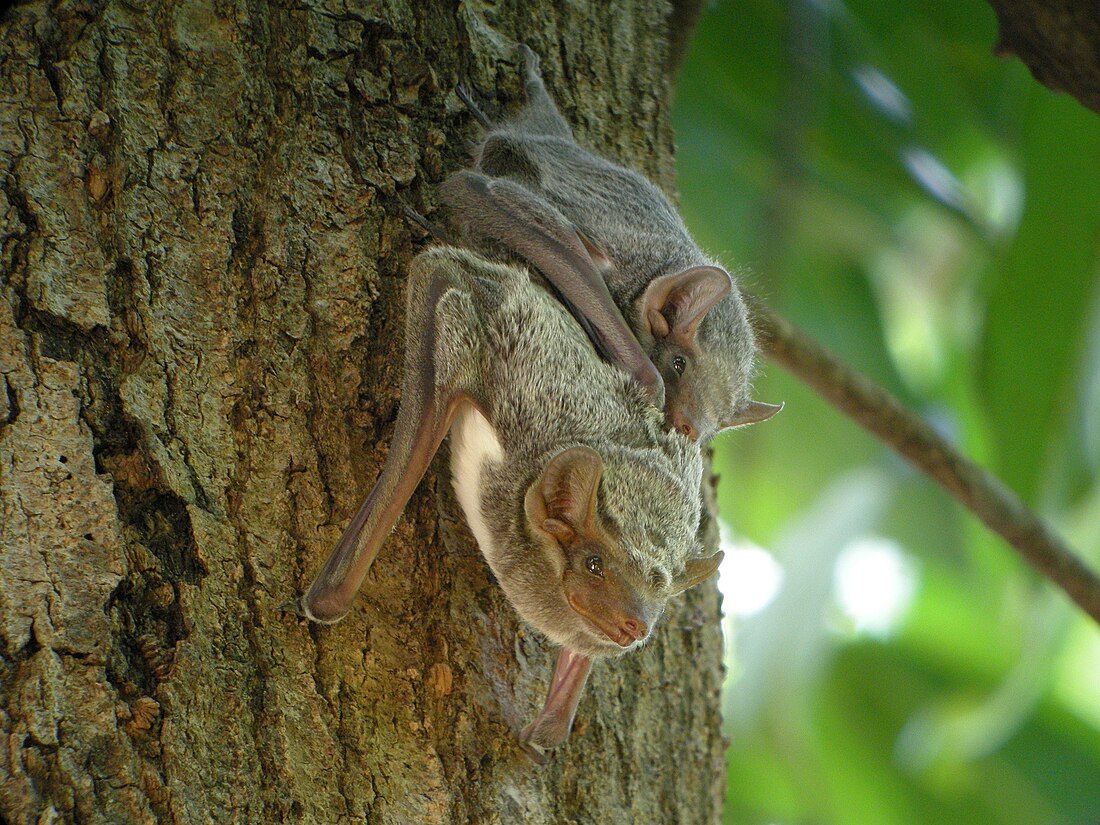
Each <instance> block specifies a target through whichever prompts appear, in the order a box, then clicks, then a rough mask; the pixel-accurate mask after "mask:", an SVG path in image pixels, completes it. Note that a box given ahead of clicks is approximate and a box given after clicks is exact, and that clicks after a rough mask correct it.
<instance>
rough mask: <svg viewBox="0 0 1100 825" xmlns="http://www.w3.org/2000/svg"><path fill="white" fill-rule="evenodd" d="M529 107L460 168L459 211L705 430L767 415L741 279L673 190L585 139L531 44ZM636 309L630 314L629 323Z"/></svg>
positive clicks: (675, 423)
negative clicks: (702, 245) (714, 254)
mask: <svg viewBox="0 0 1100 825" xmlns="http://www.w3.org/2000/svg"><path fill="white" fill-rule="evenodd" d="M522 49H523V54H524V60H525V64H526V86H527V96H528V107H527V109H526V110H525V111H524V112H523V113H521V114H520V116H519V117H517V118H515V119H513V120H509V121H506V122H503V123H500V124H496V125H494V124H493V123H492V122H491V121H490V120H489V118H487V117H486V116H485V115H484V114H483V113H481V111H480V110H479V109H478V107H477V105H476V104H475V103H474V102H473V101H472V100H471V99H470V97H469V95H468V94H467V93H466V92H465V90H464V89H461V88H460V90H459V91H460V96H461V97H462V99H463V100H465V101H466V103H467V105H468V106H469V107H470V108H471V110H472V111H473V112H474V114H475V116H476V117H477V118H478V119H479V120H480V121H481V123H482V125H483V126H485V128H486V129H487V130H488V134H487V135H486V136H485V138H484V140H482V142H481V143H480V145H479V146H478V147H477V149H476V152H475V167H476V169H477V170H478V171H470V170H466V171H462V172H458V173H456V174H455V175H452V176H451V177H450V178H449V179H448V180H447V181H446V182H445V183H444V185H443V187H442V193H443V199H444V201H445V202H446V203H447V205H448V206H449V207H451V213H452V216H453V218H454V220H455V221H456V222H457V223H458V224H459V226H460V227H462V228H463V229H464V230H465V231H466V232H467V234H468V235H472V236H474V238H475V239H477V240H478V241H481V242H484V241H486V240H487V241H490V242H492V243H495V244H496V245H497V246H501V247H503V248H504V249H506V250H508V251H510V252H512V253H517V254H519V255H520V256H522V257H523V258H525V259H526V260H527V261H528V262H530V263H531V264H533V265H534V266H535V267H537V268H538V269H539V270H540V271H541V273H542V274H543V275H544V276H545V277H546V279H547V280H548V281H549V282H550V283H551V284H552V286H553V287H554V289H555V290H556V291H557V293H558V294H559V296H560V297H561V299H562V301H563V302H564V303H565V304H566V305H567V306H568V307H569V309H570V311H571V312H572V313H573V314H574V316H576V318H577V320H578V321H580V322H581V324H582V325H583V326H584V328H585V329H586V330H587V331H588V332H589V335H590V336H591V337H592V340H593V343H595V344H596V346H597V348H598V349H599V350H600V352H601V353H602V354H603V355H604V356H605V357H606V358H607V359H608V360H610V361H611V362H612V363H615V364H617V365H619V366H620V367H622V368H623V369H625V370H626V371H627V372H628V373H630V374H631V375H633V376H635V378H637V379H638V380H639V381H640V382H641V383H642V384H643V386H645V387H646V388H647V389H648V390H649V391H650V392H651V394H652V396H653V397H654V399H655V400H657V402H658V404H659V405H660V404H661V397H662V394H663V395H664V407H665V417H666V422H667V425H668V426H670V427H673V428H675V429H677V430H679V431H680V432H682V433H684V434H685V435H687V436H688V437H689V438H692V439H701V440H703V441H705V440H707V439H709V438H710V437H711V436H713V435H714V434H715V433H717V432H719V431H721V430H723V429H726V428H729V427H738V426H743V425H746V424H752V423H755V422H758V421H763V420H764V419H766V418H770V417H771V416H772V415H774V414H775V413H777V412H778V411H779V410H780V409H781V408H782V405H772V404H763V403H761V402H758V401H752V400H751V399H750V398H749V397H748V390H749V383H750V380H751V378H752V374H753V356H754V354H755V352H756V345H755V341H754V339H753V334H752V329H751V327H750V325H749V319H748V313H747V312H746V309H745V304H744V301H743V300H742V299H741V295H740V292H739V290H738V288H737V285H736V283H735V282H734V280H733V279H732V278H731V277H730V275H729V274H728V273H727V272H726V271H725V270H724V269H723V268H722V267H721V266H719V265H718V264H717V263H715V262H714V261H712V260H711V259H710V258H708V257H707V256H706V255H704V254H703V253H702V252H701V251H700V250H699V247H698V246H697V245H696V244H695V241H693V240H692V238H691V235H690V234H688V231H687V229H686V227H685V226H684V223H683V221H682V220H681V219H680V216H679V215H678V214H677V212H676V210H675V209H674V208H673V207H672V204H670V203H669V201H668V199H667V198H666V197H665V195H664V193H663V192H661V190H660V189H658V188H657V187H656V186H655V185H654V184H653V183H651V182H650V181H649V180H647V179H646V178H645V177H643V176H642V175H640V174H639V173H637V172H634V171H632V170H630V169H626V168H624V167H622V166H619V165H617V164H614V163H611V162H610V161H608V160H605V159H604V158H601V157H599V156H598V155H595V154H593V153H592V152H589V151H588V150H586V149H584V148H582V147H581V146H580V145H579V144H578V143H577V142H576V140H574V138H573V133H572V130H571V129H570V128H569V125H568V124H567V123H566V122H565V120H564V119H563V118H562V116H561V115H560V114H559V113H558V110H557V107H556V106H555V105H554V102H553V100H551V99H550V96H549V95H548V94H547V92H546V87H545V85H544V84H543V81H542V78H541V76H540V75H539V71H538V65H539V64H538V58H537V57H536V56H535V54H534V53H533V52H532V51H531V50H530V49H528V48H527V47H525V46H524V47H522ZM624 315H625V316H626V317H625V319H624Z"/></svg>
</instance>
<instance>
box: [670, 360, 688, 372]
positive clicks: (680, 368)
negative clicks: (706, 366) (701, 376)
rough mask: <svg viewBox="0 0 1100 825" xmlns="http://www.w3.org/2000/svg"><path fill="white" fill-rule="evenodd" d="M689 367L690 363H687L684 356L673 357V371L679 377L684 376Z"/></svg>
mask: <svg viewBox="0 0 1100 825" xmlns="http://www.w3.org/2000/svg"><path fill="white" fill-rule="evenodd" d="M687 365H688V362H687V359H685V358H684V356H682V355H674V356H672V369H673V370H675V371H676V374H677V375H683V374H684V370H686V369H687Z"/></svg>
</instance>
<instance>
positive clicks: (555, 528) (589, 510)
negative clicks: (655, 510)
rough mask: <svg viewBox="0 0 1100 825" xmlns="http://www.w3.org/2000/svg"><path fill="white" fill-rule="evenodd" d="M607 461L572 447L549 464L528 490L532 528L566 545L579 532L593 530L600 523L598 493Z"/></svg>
mask: <svg viewBox="0 0 1100 825" xmlns="http://www.w3.org/2000/svg"><path fill="white" fill-rule="evenodd" d="M602 473H603V459H602V458H600V454H599V453H597V452H596V451H595V450H593V449H591V448H589V447H570V448H569V449H568V450H563V451H562V452H560V453H558V454H557V455H556V456H554V457H553V458H552V459H550V463H549V464H547V465H546V469H544V470H543V471H542V476H540V477H539V478H537V479H535V482H534V483H533V484H532V485H531V486H530V487H529V488H528V489H527V495H526V497H525V498H524V507H525V508H526V510H527V518H528V520H529V521H530V522H531V526H532V527H534V528H535V529H536V530H539V531H541V532H543V533H547V534H549V535H550V536H552V537H553V538H554V539H556V540H557V541H559V542H561V543H562V544H569V543H570V542H572V541H573V539H574V538H575V537H576V534H577V533H578V532H579V531H582V530H587V531H589V532H590V531H591V530H592V529H593V528H594V525H595V521H596V491H597V490H598V489H599V487H600V475H601V474H602Z"/></svg>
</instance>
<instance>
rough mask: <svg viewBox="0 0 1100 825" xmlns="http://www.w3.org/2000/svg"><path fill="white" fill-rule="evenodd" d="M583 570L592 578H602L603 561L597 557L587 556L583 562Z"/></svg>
mask: <svg viewBox="0 0 1100 825" xmlns="http://www.w3.org/2000/svg"><path fill="white" fill-rule="evenodd" d="M584 569H585V570H587V571H588V572H589V573H591V574H592V575H593V576H599V577H600V578H601V579H602V578H603V559H601V558H600V557H599V556H589V557H588V558H587V559H585V560H584Z"/></svg>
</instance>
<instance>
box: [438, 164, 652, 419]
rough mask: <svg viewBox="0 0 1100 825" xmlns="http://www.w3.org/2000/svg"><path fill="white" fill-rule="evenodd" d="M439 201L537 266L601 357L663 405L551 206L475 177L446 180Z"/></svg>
mask: <svg viewBox="0 0 1100 825" xmlns="http://www.w3.org/2000/svg"><path fill="white" fill-rule="evenodd" d="M442 191H443V197H444V199H445V200H446V201H447V203H448V205H449V206H451V208H452V209H453V210H454V212H455V217H456V219H457V220H458V221H459V222H461V223H462V224H464V225H465V226H467V227H469V228H470V229H472V230H474V232H476V233H478V234H480V235H482V236H484V237H487V238H490V239H492V240H494V241H496V242H498V243H502V244H504V245H505V246H507V247H508V248H509V249H511V250H513V251H515V252H516V253H518V254H519V255H521V256H523V257H524V258H526V259H527V260H528V261H529V262H530V263H532V264H533V265H534V266H536V267H537V268H538V269H539V271H540V272H542V274H543V275H545V276H546V279H547V280H548V281H549V282H550V283H551V284H552V285H553V287H554V289H555V290H556V291H557V293H558V295H559V297H560V298H561V300H562V303H563V304H565V306H567V307H568V308H569V310H570V312H571V313H572V314H573V316H574V317H575V318H576V319H577V321H578V322H580V324H581V326H582V327H584V329H585V331H586V332H587V333H588V336H589V338H591V339H592V343H593V344H594V345H595V347H596V349H597V350H598V351H599V352H600V354H601V355H602V356H603V357H604V358H605V359H606V360H607V361H609V362H611V363H612V364H615V365H616V366H618V367H620V368H621V369H623V370H625V371H626V372H628V373H630V375H632V376H634V378H635V379H636V380H637V381H638V382H639V383H640V384H641V385H642V386H643V387H645V388H646V389H647V390H648V391H649V393H650V395H651V396H652V398H653V400H654V402H655V403H656V404H657V406H663V405H664V382H663V381H662V380H661V375H660V373H659V372H657V369H656V367H654V366H653V362H652V361H650V359H649V356H648V355H646V353H645V351H644V350H643V349H642V346H641V344H640V343H638V339H637V337H635V335H634V332H633V331H632V330H631V329H630V326H629V325H628V324H627V323H626V320H625V319H624V318H623V315H622V313H621V312H620V311H619V308H618V306H616V305H615V301H614V300H613V299H612V297H611V293H610V292H608V290H607V284H606V283H605V282H604V279H603V277H602V275H601V274H600V268H599V266H597V264H596V262H595V260H593V258H592V255H591V254H590V252H589V249H588V246H587V245H586V244H585V242H584V240H583V239H582V238H581V236H580V235H579V234H578V233H577V231H576V229H574V228H573V226H572V224H571V223H570V222H569V221H568V219H566V218H565V217H564V216H563V215H562V214H561V213H560V212H559V211H558V210H557V209H555V208H554V206H553V205H551V204H549V203H547V202H546V201H545V200H543V199H542V198H540V197H539V196H538V195H535V194H533V193H532V192H530V191H529V190H527V189H525V188H524V187H523V186H521V185H520V184H518V183H515V182H514V181H510V180H505V179H491V178H487V177H485V176H484V175H479V174H477V173H476V172H469V171H463V172H458V173H456V174H454V175H452V176H451V177H450V178H449V179H448V180H447V182H446V183H445V184H444V186H443V190H442Z"/></svg>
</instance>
